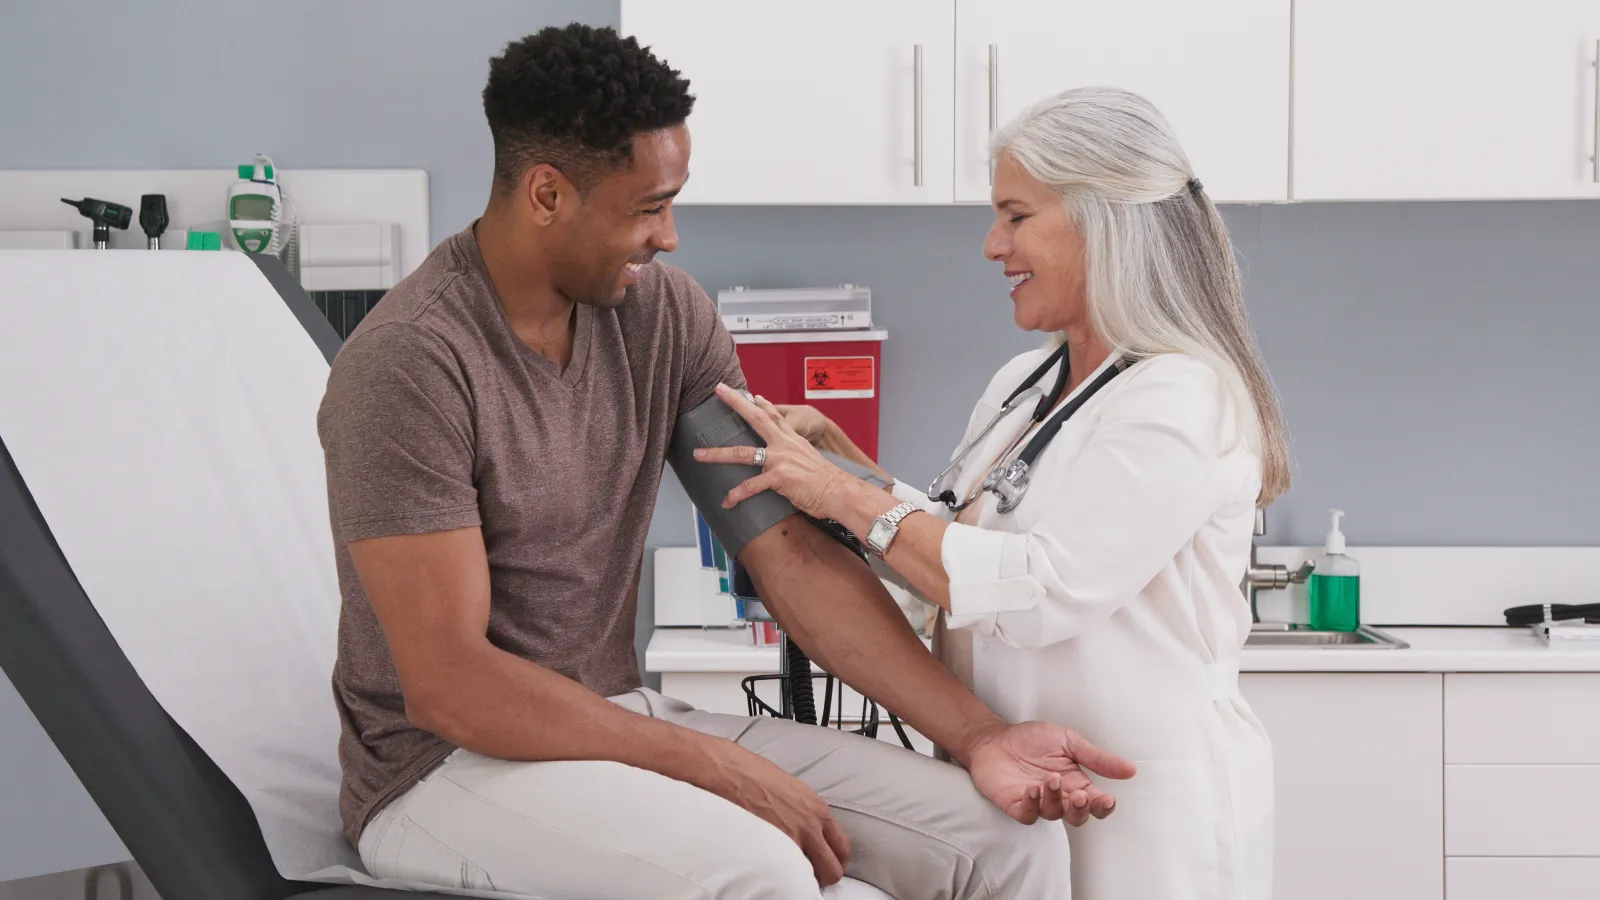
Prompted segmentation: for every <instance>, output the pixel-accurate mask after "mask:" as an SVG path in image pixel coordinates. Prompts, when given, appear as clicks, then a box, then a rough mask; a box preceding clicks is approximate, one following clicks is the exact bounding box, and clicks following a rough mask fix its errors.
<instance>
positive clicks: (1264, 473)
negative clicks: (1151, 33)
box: [991, 87, 1289, 506]
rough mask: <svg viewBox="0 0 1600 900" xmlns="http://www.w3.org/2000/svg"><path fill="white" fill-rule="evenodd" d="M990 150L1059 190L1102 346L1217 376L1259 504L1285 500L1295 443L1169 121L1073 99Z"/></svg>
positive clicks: (1095, 94) (1013, 128)
mask: <svg viewBox="0 0 1600 900" xmlns="http://www.w3.org/2000/svg"><path fill="white" fill-rule="evenodd" d="M991 149H992V152H994V153H995V155H996V158H999V156H1000V155H1002V154H1004V155H1006V156H1009V157H1010V158H1011V159H1013V160H1015V161H1016V162H1017V163H1018V164H1019V165H1020V166H1021V167H1022V169H1023V170H1024V171H1026V172H1027V173H1028V174H1029V175H1031V176H1033V177H1034V178H1035V179H1037V180H1038V181H1040V182H1041V183H1043V184H1045V185H1046V186H1048V187H1050V188H1051V189H1052V190H1054V191H1055V192H1056V194H1057V195H1059V196H1060V198H1061V202H1062V203H1063V204H1064V205H1065V207H1066V211H1067V215H1068V216H1069V217H1070V218H1071V220H1072V222H1073V224H1074V225H1076V226H1077V228H1078V230H1079V231H1080V233H1081V234H1082V235H1083V240H1084V269H1085V271H1084V291H1085V294H1086V298H1087V304H1088V312H1089V319H1090V324H1091V325H1092V327H1093V328H1094V329H1095V331H1096V333H1097V334H1098V335H1099V336H1100V337H1101V339H1102V340H1104V341H1105V342H1106V343H1107V344H1108V345H1109V346H1111V347H1114V348H1121V349H1123V350H1126V351H1127V352H1128V353H1130V354H1131V355H1133V356H1135V357H1148V356H1154V355H1157V354H1162V353H1186V354H1189V355H1191V356H1194V357H1196V358H1198V359H1200V360H1203V361H1204V362H1206V363H1208V364H1209V365H1211V366H1212V367H1213V368H1214V369H1215V370H1216V371H1217V373H1218V375H1219V376H1220V377H1221V379H1222V382H1223V384H1224V385H1227V386H1228V389H1229V393H1230V395H1231V396H1232V397H1233V398H1234V400H1235V401H1236V403H1237V407H1236V408H1237V409H1240V410H1248V411H1251V412H1253V416H1252V415H1241V416H1238V417H1236V418H1237V420H1238V421H1239V422H1240V424H1241V426H1242V428H1241V435H1240V437H1241V438H1242V439H1243V440H1246V441H1248V442H1249V444H1250V446H1251V447H1252V448H1253V449H1255V450H1256V451H1257V452H1258V453H1259V454H1260V456H1261V494H1260V496H1259V498H1258V500H1257V502H1258V504H1259V505H1261V506H1266V505H1267V504H1269V503H1271V502H1272V501H1273V500H1274V499H1276V498H1277V497H1278V496H1279V495H1281V494H1282V493H1283V492H1284V491H1285V490H1287V489H1288V487H1289V451H1288V438H1287V436H1286V435H1285V431H1284V426H1283V420H1282V417H1281V416H1280V414H1279V411H1278V401H1277V397H1276V395H1275V392H1274V390H1273V387H1272V384H1271V381H1270V380H1269V379H1268V377H1267V373H1266V367H1265V366H1264V365H1263V364H1262V362H1261V358H1260V355H1259V352H1258V351H1257V349H1256V345H1255V340H1254V337H1253V335H1252V334H1251V330H1250V324H1249V321H1248V319H1247V317H1246V315H1245V309H1244V296H1243V294H1242V292H1241V291H1240V288H1239V271H1238V267H1237V264H1236V262H1235V260H1234V255H1233V246H1232V243H1231V242H1230V241H1229V239H1228V232H1227V228H1226V227H1225V226H1224V225H1223V222H1222V217H1221V216H1220V215H1218V214H1217V209H1216V207H1215V206H1214V205H1212V203H1211V200H1210V198H1208V197H1207V196H1206V195H1205V192H1204V189H1203V187H1202V186H1201V185H1200V183H1199V182H1198V181H1196V180H1194V178H1195V176H1194V172H1193V171H1192V170H1191V168H1190V165H1189V160H1188V157H1187V156H1185V154H1184V152H1183V150H1182V148H1181V147H1179V146H1178V141H1177V138H1176V137H1175V136H1174V134H1173V132H1172V129H1171V127H1170V126H1169V125H1168V124H1167V121H1166V119H1165V118H1164V117H1163V116H1162V115H1161V113H1160V112H1159V111H1157V110H1156V108H1155V107H1154V106H1153V105H1151V104H1150V102H1149V101H1147V100H1145V99H1144V98H1143V97H1141V96H1139V95H1138V94H1134V93H1131V92H1129V91H1126V90H1121V89H1118V88H1110V87H1083V88H1076V89H1073V90H1070V91H1066V92H1064V93H1061V94H1058V95H1056V96H1054V97H1051V98H1049V99H1047V100H1044V101H1042V102H1040V103H1038V104H1036V105H1035V106H1034V107H1033V108H1031V109H1029V110H1027V111H1026V112H1024V113H1023V114H1022V115H1020V116H1018V117H1017V118H1016V119H1015V120H1014V121H1012V122H1011V123H1009V124H1007V125H1006V126H1005V127H1004V128H1002V129H1000V130H999V131H997V132H996V133H995V136H994V139H993V141H992V146H991ZM1063 339H1064V335H1060V334H1058V335H1055V336H1054V340H1055V341H1057V342H1059V341H1061V340H1063ZM1252 419H1253V422H1252V421H1251V420H1252ZM1252 424H1253V425H1254V426H1255V427H1250V426H1251V425H1252Z"/></svg>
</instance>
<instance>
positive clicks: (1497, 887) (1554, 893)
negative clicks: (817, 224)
mask: <svg viewBox="0 0 1600 900" xmlns="http://www.w3.org/2000/svg"><path fill="white" fill-rule="evenodd" d="M1597 895H1600V858H1588V859H1584V858H1578V857H1569V858H1566V859H1510V858H1505V857H1476V858H1472V859H1459V858H1455V859H1447V860H1445V865H1444V896H1445V900H1594V898H1595V897H1596V896H1597Z"/></svg>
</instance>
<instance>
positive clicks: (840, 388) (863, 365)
mask: <svg viewBox="0 0 1600 900" xmlns="http://www.w3.org/2000/svg"><path fill="white" fill-rule="evenodd" d="M874 374H875V373H874V372H873V367H872V357H870V356H808V357H806V399H807V400H854V399H864V398H867V397H871V396H872V395H873V393H874V391H875V390H876V388H877V384H876V382H875V381H874V379H873V375H874Z"/></svg>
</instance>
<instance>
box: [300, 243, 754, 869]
mask: <svg viewBox="0 0 1600 900" xmlns="http://www.w3.org/2000/svg"><path fill="white" fill-rule="evenodd" d="M474 224H476V223H474ZM576 316H577V326H576V335H575V337H574V338H573V347H572V359H571V362H570V363H569V364H568V365H567V367H566V369H565V370H564V371H563V370H562V369H561V368H560V367H559V366H557V364H556V363H555V362H553V361H551V360H549V359H547V358H546V357H544V356H541V355H539V354H538V353H536V352H534V351H533V349H532V348H530V347H529V346H528V345H527V344H526V343H524V342H523V341H522V340H521V339H520V338H518V337H517V335H516V334H515V333H514V332H513V331H512V330H511V326H510V323H509V322H508V321H507V320H506V318H505V314H504V312H503V311H502V309H501V306H500V304H499V301H498V300H497V299H496V296H495V293H494V288H493V286H492V284H491V283H490V281H489V277H488V272H487V270H486V269H485V268H484V264H483V258H482V256H481V255H480V253H479V251H478V244H477V241H476V240H475V238H474V237H473V229H472V228H471V227H469V228H467V229H466V230H464V231H462V232H460V233H459V234H456V235H454V236H452V237H450V238H449V239H447V240H445V241H444V242H443V243H441V244H440V245H439V246H438V247H436V248H435V249H434V251H433V252H432V253H431V254H429V255H428V258H427V259H426V260H425V261H424V262H423V263H422V265H421V266H420V267H419V268H418V269H417V270H416V271H415V272H413V273H412V274H411V275H410V276H408V277H407V278H406V279H405V280H403V281H401V282H400V283H399V284H397V285H396V286H395V287H394V288H393V289H391V290H390V291H389V292H388V294H387V295H385V296H384V298H383V300H382V301H381V302H380V303H379V304H378V305H377V307H376V308H374V309H373V311H372V312H371V313H370V314H369V315H368V316H367V318H366V319H365V320H363V321H362V323H361V324H360V326H358V327H357V328H356V330H355V332H354V333H352V334H351V335H350V338H349V340H348V341H347V342H346V343H345V345H344V346H343V347H342V348H341V350H340V352H339V355H338V357H337V358H336V359H335V360H334V362H333V369H332V372H331V374H330V376H329V379H328V388H327V393H326V395H325V397H324V398H323V403H322V407H321V410H320V411H319V414H318V417H317V425H318V431H319V433H320V435H321V438H322V446H323V451H324V454H325V457H326V462H327V483H328V505H329V511H330V515H331V519H332V525H333V535H334V546H335V553H336V559H337V563H338V570H339V585H340V590H341V592H342V594H343V605H342V611H341V615H340V620H339V645H338V661H337V663H336V665H335V668H334V672H333V688H334V695H335V701H336V703H337V705H338V709H339V713H340V716H341V718H342V723H343V724H342V731H343V733H342V736H341V738H340V745H339V759H340V765H341V767H342V769H343V785H342V791H341V797H340V814H341V816H342V817H343V820H344V826H345V834H346V837H347V838H348V839H349V840H350V842H351V843H352V845H354V844H356V843H358V842H359V839H360V833H361V830H362V829H363V828H364V827H365V825H366V823H367V821H368V820H370V818H371V817H372V815H373V814H375V813H376V812H377V811H378V810H379V809H380V808H382V806H383V805H384V804H385V803H387V802H388V801H389V800H390V799H392V798H393V797H395V796H398V795H399V794H400V793H402V792H404V791H405V790H406V789H407V788H409V787H410V786H411V785H413V784H415V783H416V781H417V780H419V779H420V778H421V777H422V776H423V775H424V774H425V773H426V772H427V771H428V770H429V769H430V768H432V767H433V766H434V765H436V764H437V763H438V762H439V761H440V760H442V759H443V758H444V757H445V756H447V755H448V754H449V753H450V751H451V750H453V749H454V748H453V747H452V746H451V745H449V744H448V743H447V742H445V741H444V740H443V739H441V738H439V737H437V736H435V735H433V734H430V733H428V732H424V731H422V730H420V729H418V728H415V727H414V726H412V725H411V723H410V722H408V721H407V719H406V714H405V704H404V702H403V700H402V699H401V694H400V681H399V678H398V676H397V675H396V673H395V668H394V663H393V661H392V659H391V657H390V655H389V648H388V645H387V644H386V643H385V641H384V636H383V631H382V629H381V628H380V627H379V625H378V621H377V619H376V617H375V616H374V615H373V612H372V607H371V605H370V604H369V602H368V600H367V595H366V593H365V592H364V591H363V590H362V586H361V582H360V579H359V578H358V577H357V576H356V573H355V570H354V568H353V567H352V565H351V562H350V555H349V552H348V551H347V549H346V546H345V545H346V542H348V541H358V540H362V539H364V538H373V537H380V536H385V535H395V534H416V533H421V532H430V531H443V530H449V529H455V528H464V527H468V526H474V525H477V526H481V527H482V529H483V538H484V544H485V547H486V549H487V551H488V560H489V580H490V594H491V596H490V610H489V632H488V637H489V640H490V641H491V642H492V643H493V644H494V645H495V646H497V647H500V648H502V649H504V650H507V651H510V652H512V653H515V654H517V655H518V656H521V657H523V658H525V659H529V660H532V661H533V662H536V663H538V664H539V665H541V666H544V667H546V668H548V669H550V670H552V671H554V672H557V673H559V674H561V675H564V676H566V677H568V678H571V679H573V680H574V681H577V682H579V683H581V684H583V685H584V686H585V687H588V688H589V689H590V690H593V691H594V692H596V693H597V694H600V695H602V696H611V695H615V694H619V693H623V692H626V691H628V690H631V689H633V688H634V687H637V686H638V685H639V666H638V660H637V654H636V653H635V652H634V646H633V638H634V610H635V607H636V605H637V599H638V597H637V593H638V586H639V570H640V564H641V559H642V557H643V552H644V541H645V532H646V531H647V530H648V529H649V527H650V515H651V511H652V509H653V507H654V505H655V500H656V489H657V487H658V485H659V484H660V481H661V475H662V469H663V465H664V462H665V458H666V452H667V446H668V443H669V441H670V439H671V436H672V427H673V422H674V421H675V420H676V419H677V417H678V415H679V413H680V411H688V410H690V409H693V408H694V407H695V406H698V405H699V404H700V403H702V402H704V401H705V400H707V399H708V398H710V397H711V396H712V390H713V388H714V387H715V386H716V384H717V382H718V381H726V382H728V383H729V384H732V385H734V386H737V387H743V386H744V380H743V377H742V375H741V374H740V370H739V363H738V358H737V356H736V355H735V353H734V345H733V340H732V338H731V337H729V335H728V333H727V331H726V330H725V329H724V328H723V327H722V322H721V320H720V318H719V317H718V316H717V312H716V309H715V307H714V306H713V305H712V303H711V301H710V299H709V298H708V297H707V296H706V294H705V292H704V291H702V290H701V289H700V287H699V286H698V285H697V284H695V282H694V281H693V279H691V278H689V277H688V276H687V275H685V274H684V273H683V272H681V271H678V270H676V269H673V268H670V267H668V266H665V265H662V264H660V263H652V264H650V265H649V266H646V267H645V268H644V269H643V271H642V272H641V273H640V275H639V278H638V283H637V284H635V285H632V286H630V287H629V288H628V296H627V299H626V300H625V301H624V302H623V303H622V304H621V305H620V306H618V307H617V308H615V309H610V310H601V309H596V308H594V307H591V306H586V305H582V304H580V305H579V306H578V307H577V311H576ZM550 724H551V727H553V728H559V727H561V723H559V722H552V723H550Z"/></svg>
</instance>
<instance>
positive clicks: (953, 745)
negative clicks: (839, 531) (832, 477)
mask: <svg viewBox="0 0 1600 900" xmlns="http://www.w3.org/2000/svg"><path fill="white" fill-rule="evenodd" d="M739 561H740V563H741V564H742V565H744V566H745V567H746V568H747V569H749V570H750V574H751V578H752V580H753V581H754V582H755V584H756V590H757V592H758V593H759V594H760V595H761V599H762V601H763V602H764V603H765V604H766V605H767V607H768V609H770V610H771V611H772V614H773V617H774V618H775V619H777V620H778V623H779V625H780V626H782V628H783V629H784V631H785V632H787V633H788V635H789V636H790V638H791V639H792V640H794V641H795V642H797V643H798V644H799V645H800V646H801V648H803V649H804V650H805V651H806V653H807V654H808V655H810V656H811V657H812V658H813V659H815V660H816V661H817V662H818V663H819V664H820V665H822V667H823V668H825V669H827V670H828V671H829V672H830V673H832V674H833V675H835V676H837V677H838V678H840V679H841V680H843V681H844V682H845V683H846V684H848V685H850V686H851V687H853V688H855V689H856V690H858V691H860V692H861V693H862V694H864V695H866V696H868V697H870V698H872V699H873V700H875V701H877V702H878V703H879V704H881V705H883V706H884V707H886V708H888V709H889V710H891V711H893V712H894V713H895V715H897V716H899V717H900V718H901V719H904V720H905V721H906V722H907V723H908V724H910V725H911V727H912V728H915V729H916V730H917V731H919V732H921V733H922V734H923V735H925V736H926V737H927V738H928V739H929V740H931V741H933V742H934V743H935V744H937V745H939V746H940V747H943V748H944V749H945V750H947V751H949V752H950V754H951V756H953V757H954V758H955V759H956V761H958V762H960V763H961V764H962V765H966V764H967V761H968V752H969V750H970V749H971V748H972V747H973V746H974V744H975V743H977V742H978V741H979V740H980V739H982V738H984V737H987V736H989V735H991V734H993V733H994V732H995V731H996V730H998V729H1000V728H1002V727H1004V725H1005V723H1004V722H1003V721H1002V720H1001V719H1000V717H999V716H997V715H995V713H994V712H993V710H990V709H989V708H988V707H987V706H984V705H983V703H982V702H980V701H979V700H978V699H977V698H976V697H974V696H973V695H972V693H971V692H970V691H968V690H967V689H966V687H965V686H963V685H962V684H961V682H960V681H958V680H956V678H955V676H953V675H951V674H950V672H949V671H948V670H946V669H945V668H944V666H942V665H941V664H940V663H939V661H938V660H937V659H935V658H934V656H933V654H931V653H929V652H928V650H927V648H926V647H924V646H923V645H922V642H921V641H920V640H918V639H917V636H916V633H915V632H913V631H912V630H911V626H910V625H909V624H908V623H907V622H906V619H905V616H904V615H903V614H902V613H901V612H900V608H899V607H898V606H896V605H895V602H894V599H893V598H892V597H890V596H889V592H888V591H887V590H885V589H884V587H883V583H882V582H881V581H879V580H878V578H877V576H876V575H874V574H873V573H872V570H871V569H870V568H869V567H868V566H866V565H865V564H863V563H862V562H861V561H860V560H859V559H857V558H855V557H854V556H853V555H852V554H851V553H850V552H849V551H848V550H846V549H845V548H844V547H843V546H841V545H840V544H839V543H837V542H836V541H834V540H833V539H831V538H829V537H828V536H827V535H825V534H823V533H822V532H821V531H819V530H818V529H816V528H815V527H813V526H812V525H811V523H809V522H807V521H806V520H805V519H804V518H803V517H801V516H798V515H797V516H792V517H790V518H789V519H787V520H785V521H783V522H781V523H779V524H778V525H776V526H774V527H772V528H771V529H768V530H767V531H766V532H765V533H763V534H762V535H761V536H759V537H757V538H756V539H755V540H753V541H751V542H750V543H749V544H748V545H746V546H745V548H744V549H743V550H742V551H740V554H739Z"/></svg>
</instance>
